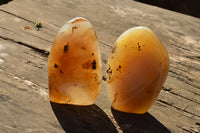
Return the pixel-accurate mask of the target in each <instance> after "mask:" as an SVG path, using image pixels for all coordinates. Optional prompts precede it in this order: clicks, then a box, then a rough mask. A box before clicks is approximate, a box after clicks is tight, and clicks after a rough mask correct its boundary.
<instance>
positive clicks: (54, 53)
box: [48, 17, 102, 105]
mask: <svg viewBox="0 0 200 133" xmlns="http://www.w3.org/2000/svg"><path fill="white" fill-rule="evenodd" d="M48 69H49V70H48V75H49V95H50V100H51V101H52V102H55V103H66V104H75V105H91V104H93V103H94V101H95V100H96V98H97V96H98V94H99V91H100V88H101V80H102V78H101V77H102V70H101V57H100V52H99V46H98V41H97V37H96V33H95V31H94V29H93V27H92V25H91V24H90V23H89V21H88V20H86V19H84V18H81V17H77V18H74V19H72V20H70V21H68V22H67V23H66V24H65V25H64V26H63V27H62V28H61V29H60V31H59V32H58V34H57V36H56V38H55V40H54V43H53V46H52V49H51V53H50V57H49V64H48Z"/></svg>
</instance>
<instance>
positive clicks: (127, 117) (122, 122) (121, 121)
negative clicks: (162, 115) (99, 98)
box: [111, 108, 171, 133]
mask: <svg viewBox="0 0 200 133" xmlns="http://www.w3.org/2000/svg"><path fill="white" fill-rule="evenodd" d="M111 111H112V114H113V116H114V118H115V120H116V121H117V123H118V125H119V126H120V128H121V130H122V131H123V133H171V132H170V131H169V130H168V129H167V128H166V127H165V126H164V125H163V124H162V123H160V122H159V121H158V120H156V119H155V118H154V117H153V116H152V115H151V114H149V113H145V114H133V113H125V112H120V111H117V110H115V109H114V108H111Z"/></svg>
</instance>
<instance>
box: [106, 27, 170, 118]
mask: <svg viewBox="0 0 200 133" xmlns="http://www.w3.org/2000/svg"><path fill="white" fill-rule="evenodd" d="M168 70H169V57H168V53H167V50H166V48H165V47H164V45H163V44H162V43H161V41H160V40H159V39H158V38H157V36H156V35H155V34H154V33H153V32H152V31H151V30H150V29H148V28H146V27H135V28H131V29H128V30H127V31H125V32H124V33H123V34H122V35H121V36H120V37H119V38H118V39H117V40H116V42H115V44H114V47H113V49H112V51H111V54H110V56H109V58H108V64H107V86H108V91H109V95H110V99H111V103H112V107H113V108H114V109H116V110H119V111H123V112H129V113H138V114H143V113H145V112H147V111H148V109H149V108H150V106H151V105H152V104H153V103H154V101H155V100H156V98H157V96H158V94H159V92H160V90H161V88H162V85H163V83H164V81H165V79H166V77H167V74H168Z"/></svg>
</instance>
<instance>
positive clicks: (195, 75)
mask: <svg viewBox="0 0 200 133" xmlns="http://www.w3.org/2000/svg"><path fill="white" fill-rule="evenodd" d="M78 16H81V17H85V18H87V19H88V20H89V21H90V22H91V23H92V25H93V26H94V29H95V31H96V33H97V36H98V40H99V44H100V48H101V55H102V63H103V79H104V80H103V83H102V89H101V93H100V95H99V97H98V99H97V101H96V103H95V104H94V105H91V106H86V107H85V106H73V105H62V104H55V103H50V102H49V97H48V75H47V71H48V70H47V62H48V54H49V52H50V49H51V45H52V42H53V39H54V37H55V35H56V34H57V32H58V30H59V29H60V28H61V27H62V25H63V24H64V23H65V22H66V21H68V20H70V19H72V18H74V17H78ZM36 21H39V22H41V23H42V28H40V30H39V31H37V30H36V29H35V28H34V24H35V22H36ZM24 26H29V27H30V28H31V29H26V30H25V29H24ZM134 26H147V27H149V28H150V29H152V30H153V31H154V32H155V33H156V34H157V36H158V37H159V38H160V39H161V41H162V42H163V43H164V44H165V46H166V48H167V50H168V52H169V56H170V70H169V74H168V77H167V80H166V82H165V84H164V86H163V88H162V91H161V93H160V95H159V97H158V99H157V100H156V102H155V103H154V105H153V106H152V107H151V109H150V110H149V111H148V113H146V114H144V115H136V114H129V113H123V112H119V111H116V110H114V109H112V108H111V107H110V102H109V99H108V96H107V90H106V83H105V71H106V69H105V67H106V63H107V57H108V54H109V52H110V50H111V47H112V45H113V44H114V42H115V40H116V39H117V37H118V36H119V35H120V34H121V33H123V32H124V31H125V30H127V29H128V28H131V27H134ZM0 132H2V133H50V132H51V133H62V132H67V133H102V132H104V133H115V132H119V133H122V132H124V133H170V132H172V133H182V132H183V133H198V132H200V19H199V18H195V17H191V16H187V15H183V14H180V13H176V12H172V11H168V10H165V9H161V8H158V7H155V6H150V5H146V4H142V3H139V2H136V1H132V0H123V1H122V0H112V1H108V0H101V1H99V0H84V1H80V0H73V1H72V0H13V1H11V2H9V3H8V4H4V5H1V6H0Z"/></svg>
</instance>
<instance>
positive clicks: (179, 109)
mask: <svg viewBox="0 0 200 133" xmlns="http://www.w3.org/2000/svg"><path fill="white" fill-rule="evenodd" d="M156 101H158V102H161V103H163V104H165V105H168V106H170V107H173V108H175V109H177V110H178V111H181V112H185V113H188V114H191V115H193V116H196V117H200V115H197V114H194V113H191V112H189V111H186V110H183V109H181V108H179V107H176V106H173V105H172V104H170V103H168V102H166V101H163V100H161V99H158V100H156Z"/></svg>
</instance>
